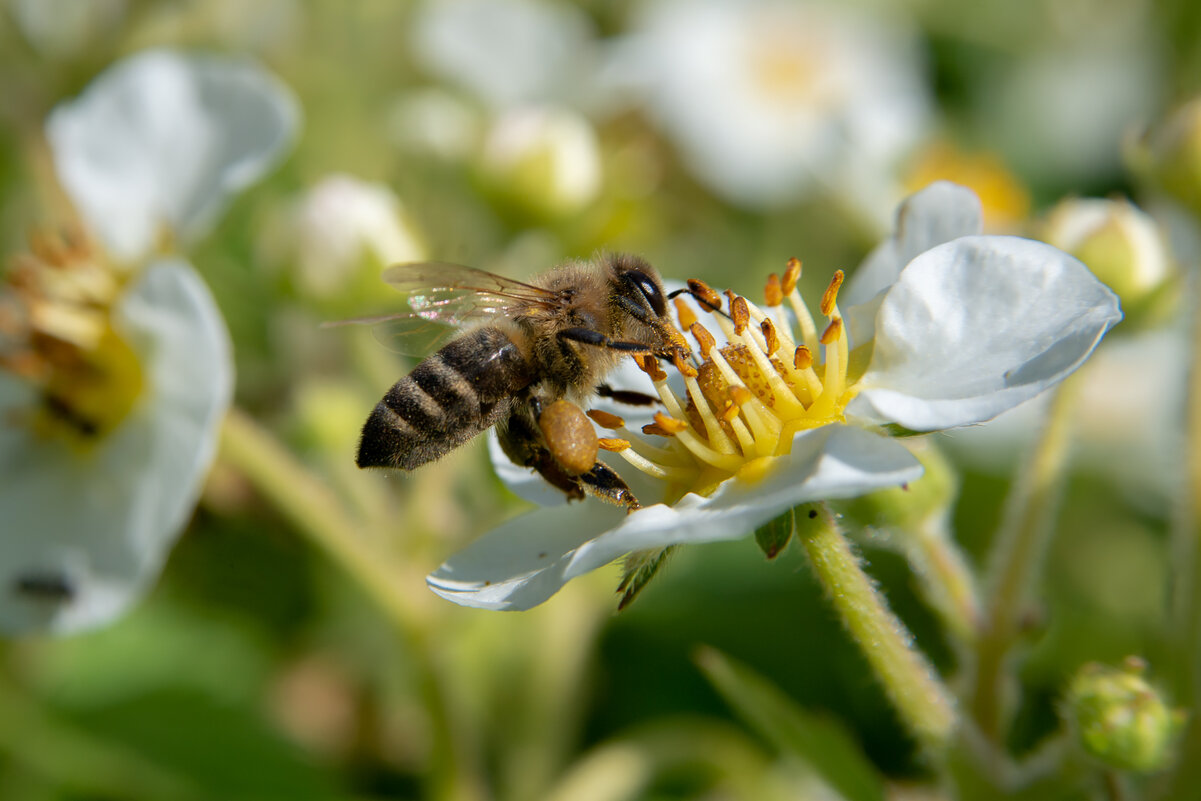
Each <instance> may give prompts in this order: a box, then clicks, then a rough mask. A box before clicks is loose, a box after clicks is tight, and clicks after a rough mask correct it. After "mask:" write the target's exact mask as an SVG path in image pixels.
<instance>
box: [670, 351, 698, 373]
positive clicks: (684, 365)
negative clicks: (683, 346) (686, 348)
mask: <svg viewBox="0 0 1201 801" xmlns="http://www.w3.org/2000/svg"><path fill="white" fill-rule="evenodd" d="M671 363H672V364H673V365H675V368H676V370H677V371H679V373H680V375H682V376H684V377H686V378H696V368H695V367H693V366H692V363H691V362H689V361H688V360H687V359H686V358H684V352H683V351H680V350H677V351H676V352H675V353H673V354H672V355H671Z"/></svg>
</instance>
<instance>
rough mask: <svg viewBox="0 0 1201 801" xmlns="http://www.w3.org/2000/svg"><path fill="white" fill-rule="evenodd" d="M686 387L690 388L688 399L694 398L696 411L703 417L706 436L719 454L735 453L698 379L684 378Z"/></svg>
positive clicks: (732, 444)
mask: <svg viewBox="0 0 1201 801" xmlns="http://www.w3.org/2000/svg"><path fill="white" fill-rule="evenodd" d="M684 385H685V386H687V387H688V397H690V398H692V402H693V404H694V405H695V406H696V411H697V413H698V414H699V415H700V416H701V422H703V423H704V424H705V434H706V436H707V437H708V439H709V441H710V442H711V443H713V445H714V447H715V448H716V449H717V451H718V452H719V453H723V454H731V453H734V443H733V442H730V438H729V437H727V436H726V432H725V431H724V430H723V429H722V427H721V423H719V422H717V418H716V417H715V416H714V415H713V409H712V408H710V406H709V400H708V398H706V397H705V393H704V392H703V391H701V385H700V384H699V383H697V380H696V378H694V377H692V376H684Z"/></svg>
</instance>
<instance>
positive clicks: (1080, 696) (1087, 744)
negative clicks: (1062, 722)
mask: <svg viewBox="0 0 1201 801" xmlns="http://www.w3.org/2000/svg"><path fill="white" fill-rule="evenodd" d="M1145 671H1146V665H1145V663H1144V662H1143V661H1142V660H1140V659H1136V658H1133V657H1131V658H1129V659H1127V660H1126V663H1125V665H1123V666H1122V667H1120V668H1112V667H1107V666H1104V665H1099V664H1096V663H1090V664H1087V665H1085V666H1084V667H1082V668H1081V669H1080V670H1079V672H1077V673H1076V677H1075V678H1074V679H1072V683H1071V685H1070V686H1069V687H1068V693H1067V699H1066V704H1065V709H1064V712H1065V714H1066V716H1067V717H1068V720H1069V722H1070V724H1071V725H1072V727H1073V729H1074V730H1075V732H1076V737H1077V739H1078V741H1079V742H1080V744H1081V746H1083V747H1084V750H1085V751H1087V752H1088V753H1089V754H1090V755H1092V756H1093V757H1095V758H1097V759H1099V760H1101V761H1102V762H1104V763H1105V764H1106V765H1109V766H1110V767H1114V768H1117V769H1119V770H1127V771H1134V772H1137V773H1150V772H1153V771H1157V770H1161V769H1163V768H1165V767H1167V765H1168V763H1169V761H1170V760H1171V757H1172V747H1173V744H1174V742H1175V740H1176V735H1177V734H1178V733H1179V732H1180V729H1181V728H1182V726H1183V716H1182V714H1181V713H1180V712H1178V711H1175V710H1172V709H1171V708H1169V707H1168V705H1167V703H1165V702H1164V700H1163V698H1162V696H1161V695H1160V694H1159V692H1158V691H1156V690H1155V688H1154V687H1152V686H1151V685H1150V684H1149V683H1148V682H1147V680H1146V678H1145V677H1144V675H1143V674H1144V673H1145Z"/></svg>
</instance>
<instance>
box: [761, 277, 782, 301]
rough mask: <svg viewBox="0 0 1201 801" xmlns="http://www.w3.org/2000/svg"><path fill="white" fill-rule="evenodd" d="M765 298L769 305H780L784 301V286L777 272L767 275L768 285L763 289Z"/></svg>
mask: <svg viewBox="0 0 1201 801" xmlns="http://www.w3.org/2000/svg"><path fill="white" fill-rule="evenodd" d="M763 300H764V302H765V303H766V304H767V305H768V306H779V305H780V304H781V303H783V302H784V287H782V286H781V285H780V276H778V275H776V274H775V273H772V274H771V275H769V276H767V286H766V287H765V288H764V290H763Z"/></svg>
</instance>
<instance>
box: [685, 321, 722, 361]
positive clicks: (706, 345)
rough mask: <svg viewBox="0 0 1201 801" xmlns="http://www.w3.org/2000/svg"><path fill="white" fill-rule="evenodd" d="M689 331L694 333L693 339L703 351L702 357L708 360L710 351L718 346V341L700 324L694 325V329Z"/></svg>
mask: <svg viewBox="0 0 1201 801" xmlns="http://www.w3.org/2000/svg"><path fill="white" fill-rule="evenodd" d="M688 330H689V331H691V332H692V336H693V338H694V339H696V344H697V346H698V347H699V348H700V349H701V356H703V357H704V358H706V359H708V358H709V351H711V350H712V349H713V346H714V345H716V344H717V340H716V339H714V338H713V335H712V334H710V333H709V329H707V328H705V327H704V326H703V325H701V324H700V323H693V324H692V327H691V328H689V329H688Z"/></svg>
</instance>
